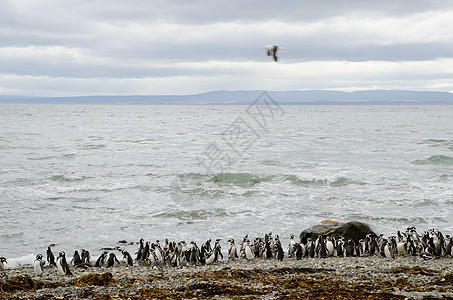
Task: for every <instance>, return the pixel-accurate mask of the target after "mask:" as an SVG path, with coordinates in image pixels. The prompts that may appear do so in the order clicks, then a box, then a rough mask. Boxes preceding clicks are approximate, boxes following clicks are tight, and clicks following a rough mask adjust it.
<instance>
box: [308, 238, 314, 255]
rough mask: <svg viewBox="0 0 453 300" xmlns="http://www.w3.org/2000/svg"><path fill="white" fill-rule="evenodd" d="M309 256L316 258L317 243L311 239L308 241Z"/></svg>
mask: <svg viewBox="0 0 453 300" xmlns="http://www.w3.org/2000/svg"><path fill="white" fill-rule="evenodd" d="M307 256H308V257H310V258H314V257H315V243H314V242H313V241H312V239H311V238H308V239H307Z"/></svg>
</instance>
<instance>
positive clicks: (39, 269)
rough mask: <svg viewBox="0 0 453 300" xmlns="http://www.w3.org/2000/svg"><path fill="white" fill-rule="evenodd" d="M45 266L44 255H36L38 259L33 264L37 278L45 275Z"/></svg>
mask: <svg viewBox="0 0 453 300" xmlns="http://www.w3.org/2000/svg"><path fill="white" fill-rule="evenodd" d="M44 264H45V261H44V259H43V256H42V254H38V255H36V259H35V261H34V262H33V269H34V271H35V274H36V276H42V273H43V269H42V268H43V266H44Z"/></svg>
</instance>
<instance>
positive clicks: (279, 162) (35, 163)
mask: <svg viewBox="0 0 453 300" xmlns="http://www.w3.org/2000/svg"><path fill="white" fill-rule="evenodd" d="M260 109H261V110H260ZM260 113H261V115H260ZM452 187H453V106H441V105H331V106H323V105H319V106H310V105H300V106H297V105H293V106H279V107H277V106H274V107H272V108H271V109H268V110H266V107H264V106H263V107H261V108H260V107H258V106H256V107H250V106H233V105H231V106H203V105H200V106H176V105H174V106H171V105H169V106H165V105H57V104H55V105H27V104H17V105H16V104H7V105H0V256H5V257H7V258H9V259H10V260H11V259H12V260H13V261H14V259H17V261H19V260H20V258H21V257H22V258H24V257H25V258H26V259H28V260H30V259H32V257H33V255H34V254H36V253H45V250H46V248H47V246H48V245H49V244H55V245H56V246H55V249H57V250H59V249H62V250H65V251H66V252H67V253H72V252H73V251H74V250H75V249H79V250H80V249H81V248H84V249H88V250H90V251H91V252H92V253H93V254H95V253H97V252H100V250H99V249H100V248H101V247H113V246H115V245H116V243H117V241H119V240H127V241H138V239H140V238H141V237H143V238H145V239H146V240H151V241H153V240H155V239H161V240H162V239H165V238H169V239H171V240H176V241H179V240H186V241H190V240H194V241H197V242H204V241H205V240H206V239H208V238H212V239H215V238H222V239H224V240H225V241H226V239H227V238H229V237H233V238H235V239H237V240H239V239H240V238H241V237H242V236H243V235H245V234H247V233H248V234H249V235H251V236H263V235H264V233H266V232H273V233H275V234H279V235H280V236H281V237H282V239H286V238H287V237H288V236H289V234H295V235H298V234H299V233H300V232H301V231H302V230H303V229H305V228H308V227H310V226H312V225H315V224H318V223H319V222H320V221H322V220H326V219H330V220H336V221H342V222H346V221H350V220H358V221H363V222H366V223H368V224H370V225H371V226H372V227H373V228H374V229H375V231H377V232H379V233H383V234H385V235H390V234H395V233H396V231H397V230H404V229H405V228H406V227H407V226H416V227H417V229H418V230H419V231H423V230H427V229H429V228H437V229H439V230H441V231H443V232H444V233H446V234H453V189H452ZM134 247H135V246H134Z"/></svg>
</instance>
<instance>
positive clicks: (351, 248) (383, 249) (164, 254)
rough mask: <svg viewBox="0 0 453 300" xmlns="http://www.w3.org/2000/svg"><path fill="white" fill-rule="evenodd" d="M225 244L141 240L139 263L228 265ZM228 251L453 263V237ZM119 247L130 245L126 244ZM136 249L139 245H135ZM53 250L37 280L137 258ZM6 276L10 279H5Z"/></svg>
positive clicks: (267, 242) (0, 260)
mask: <svg viewBox="0 0 453 300" xmlns="http://www.w3.org/2000/svg"><path fill="white" fill-rule="evenodd" d="M220 241H221V240H220V239H217V240H215V242H214V245H212V243H211V239H209V240H207V241H206V242H205V243H203V244H201V246H198V245H197V243H195V242H193V241H192V242H190V243H189V244H187V243H186V242H185V241H181V242H178V243H176V242H175V241H173V242H170V241H168V239H166V240H165V241H164V242H163V244H162V245H161V243H160V241H159V240H156V242H153V243H150V242H149V241H147V242H145V241H144V239H140V241H139V242H138V245H139V248H138V251H137V252H136V253H135V262H136V263H137V264H140V265H149V266H152V267H153V268H157V269H162V268H163V267H164V266H167V267H184V266H190V265H209V264H214V263H216V262H218V261H219V260H220V259H222V260H223V259H224V256H223V254H222V250H221V244H220ZM227 242H228V251H227V256H226V258H225V259H227V260H229V261H231V260H235V259H239V258H243V259H247V260H252V259H255V258H264V259H278V260H283V259H284V258H285V257H288V258H295V259H297V260H300V259H303V258H327V257H332V256H336V257H357V256H373V255H378V256H381V257H386V258H394V257H395V256H397V255H404V256H408V255H411V256H420V257H421V258H423V259H435V258H440V257H453V237H450V236H449V235H446V236H445V237H444V235H443V234H442V233H441V232H440V231H438V230H434V229H430V230H428V231H426V232H424V233H423V234H421V235H420V234H418V233H417V231H416V229H415V227H409V228H407V230H406V231H405V232H400V231H398V233H397V235H395V236H390V237H388V238H384V237H383V236H382V235H381V236H376V235H374V234H368V235H367V236H366V237H365V238H364V239H362V240H360V241H359V243H358V244H356V243H354V242H353V241H352V240H345V239H344V238H342V237H341V238H339V239H335V238H334V237H332V236H325V237H324V236H319V237H318V238H316V239H313V240H312V239H310V238H308V239H307V241H306V242H296V241H295V240H294V235H291V236H290V242H289V245H288V248H287V251H286V253H285V251H284V250H283V246H282V244H281V242H280V238H279V236H278V235H274V236H273V235H272V233H268V234H265V236H264V238H262V237H257V238H255V239H253V241H251V240H250V239H249V237H248V235H246V236H244V238H243V239H242V241H241V243H240V244H239V250H238V247H237V246H236V244H235V241H234V239H229V240H227ZM119 243H123V244H125V243H127V242H126V241H120V242H119ZM131 244H133V243H131ZM52 246H54V245H51V246H49V247H48V248H47V257H46V260H44V257H43V255H42V254H38V255H37V256H36V259H35V261H34V263H33V268H34V272H35V274H36V275H37V276H42V275H43V272H44V265H45V264H46V263H47V264H48V265H49V267H56V268H57V269H58V271H59V273H60V274H62V275H72V272H71V270H70V265H72V266H73V267H75V268H85V269H87V268H90V267H113V266H118V265H126V266H133V265H134V259H133V258H132V256H131V254H130V253H129V252H128V251H126V250H124V249H121V248H120V247H115V248H103V250H104V251H103V252H102V253H101V254H100V255H99V257H98V258H97V260H96V261H95V262H94V261H92V257H91V255H90V253H89V252H88V251H87V250H84V249H82V250H81V253H80V254H79V252H78V251H77V250H76V251H75V252H74V255H73V258H72V260H71V261H70V263H69V264H68V262H67V260H66V254H65V252H64V251H61V252H60V253H58V256H57V259H56V260H55V255H54V254H53V252H52V250H51V247H52ZM107 250H109V251H119V252H120V253H121V254H122V258H123V261H122V262H120V261H119V260H118V258H117V257H116V255H115V253H114V252H110V253H109V251H107ZM5 263H8V262H7V260H6V258H5V257H0V270H3V268H4V264H5ZM0 275H4V274H3V273H0Z"/></svg>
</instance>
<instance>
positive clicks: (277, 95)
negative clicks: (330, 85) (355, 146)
mask: <svg viewBox="0 0 453 300" xmlns="http://www.w3.org/2000/svg"><path fill="white" fill-rule="evenodd" d="M262 93H263V91H260V90H244V91H212V92H207V93H201V94H193V95H125V96H120V95H102V96H76V97H34V96H8V95H0V103H30V104H171V105H174V104H176V105H217V104H220V105H229V104H231V105H248V104H251V103H252V102H253V101H254V100H255V99H257V98H258V97H259V96H260V95H261V94H262ZM266 93H267V94H268V95H269V96H270V97H271V98H272V99H273V100H274V101H276V102H278V103H279V104H281V105H291V104H296V105H301V104H302V105H303V104H309V105H323V104H324V105H325V104H349V105H351V104H453V93H449V92H430V91H405V90H368V91H355V92H342V91H331V90H306V91H266Z"/></svg>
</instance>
